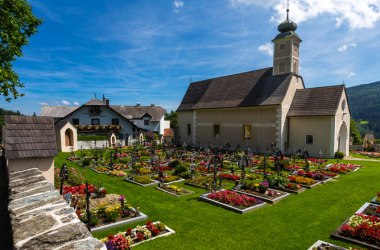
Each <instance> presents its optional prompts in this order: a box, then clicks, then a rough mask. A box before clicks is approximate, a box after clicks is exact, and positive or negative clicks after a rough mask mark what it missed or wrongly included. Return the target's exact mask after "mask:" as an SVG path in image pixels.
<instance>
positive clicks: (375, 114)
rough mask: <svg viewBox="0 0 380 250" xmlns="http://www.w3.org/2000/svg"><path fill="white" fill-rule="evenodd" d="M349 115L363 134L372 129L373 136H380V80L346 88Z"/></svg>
mask: <svg viewBox="0 0 380 250" xmlns="http://www.w3.org/2000/svg"><path fill="white" fill-rule="evenodd" d="M347 95H348V101H349V103H350V109H351V113H352V114H351V115H352V117H353V118H354V119H355V120H356V121H362V122H361V123H360V126H359V130H360V132H361V133H362V134H363V133H365V132H368V131H373V132H374V134H375V138H380V82H374V83H370V84H363V85H359V86H355V87H350V88H347Z"/></svg>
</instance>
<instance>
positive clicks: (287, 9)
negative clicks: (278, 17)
mask: <svg viewBox="0 0 380 250" xmlns="http://www.w3.org/2000/svg"><path fill="white" fill-rule="evenodd" d="M286 19H289V0H287V1H286Z"/></svg>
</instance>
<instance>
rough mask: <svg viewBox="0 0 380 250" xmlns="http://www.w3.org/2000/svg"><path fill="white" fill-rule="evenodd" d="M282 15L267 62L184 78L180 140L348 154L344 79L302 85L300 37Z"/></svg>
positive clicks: (263, 149) (314, 154)
mask: <svg viewBox="0 0 380 250" xmlns="http://www.w3.org/2000/svg"><path fill="white" fill-rule="evenodd" d="M296 30H297V24H296V23H295V22H293V21H291V20H290V19H289V9H288V10H287V18H286V20H285V21H284V22H282V23H281V24H280V25H279V26H278V31H279V33H278V34H277V36H276V37H275V38H274V39H273V40H272V42H273V44H274V53H273V66H272V67H268V68H264V69H258V70H253V71H249V72H244V73H239V74H234V75H228V76H221V77H217V78H212V79H207V80H203V81H199V82H192V83H190V85H189V87H188V89H187V91H186V93H185V95H184V97H183V99H182V101H181V103H180V105H179V107H178V109H177V114H178V130H177V139H178V140H179V142H181V143H186V144H188V145H189V144H192V145H200V146H207V145H210V144H211V145H213V146H214V147H215V146H221V145H226V144H227V143H228V144H229V145H231V148H236V147H239V146H240V147H241V148H250V149H251V150H252V151H254V152H261V153H264V152H267V151H268V150H272V148H273V146H274V145H275V147H277V148H279V149H280V150H281V151H282V152H283V153H290V154H291V153H293V152H295V151H296V150H298V149H301V150H303V151H305V150H306V151H308V153H309V155H310V156H311V157H330V158H331V157H334V154H335V152H337V151H340V152H343V153H344V155H348V154H349V131H350V130H349V129H350V108H349V104H348V101H347V94H346V88H345V86H344V85H336V86H326V87H317V88H305V84H304V79H303V78H302V76H300V75H299V73H298V72H299V71H298V70H299V62H300V61H299V59H300V58H299V54H300V53H299V50H300V45H301V42H302V40H301V38H300V37H299V36H298V34H297V33H296V32H295V31H296Z"/></svg>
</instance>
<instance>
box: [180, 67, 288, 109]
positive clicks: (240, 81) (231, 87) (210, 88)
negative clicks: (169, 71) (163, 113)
mask: <svg viewBox="0 0 380 250" xmlns="http://www.w3.org/2000/svg"><path fill="white" fill-rule="evenodd" d="M272 70H273V69H272V68H264V69H259V70H255V71H249V72H245V73H240V74H235V75H229V76H223V77H218V78H212V79H208V80H204V81H199V82H193V83H191V84H190V86H189V88H188V89H187V91H186V94H185V96H184V97H183V99H182V102H181V104H180V105H179V107H178V109H177V111H187V110H195V109H212V108H236V107H251V106H266V105H279V104H281V102H282V100H283V98H284V97H285V94H286V92H287V90H288V87H289V83H290V81H291V79H292V76H293V74H291V73H289V74H283V75H276V76H273V75H272Z"/></svg>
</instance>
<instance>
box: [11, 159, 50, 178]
mask: <svg viewBox="0 0 380 250" xmlns="http://www.w3.org/2000/svg"><path fill="white" fill-rule="evenodd" d="M7 164H8V169H9V172H16V171H22V170H26V169H29V168H38V169H39V170H40V171H42V176H43V177H45V178H46V180H47V181H48V182H50V183H51V184H53V185H54V157H46V158H23V159H13V160H8V163H7Z"/></svg>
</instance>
